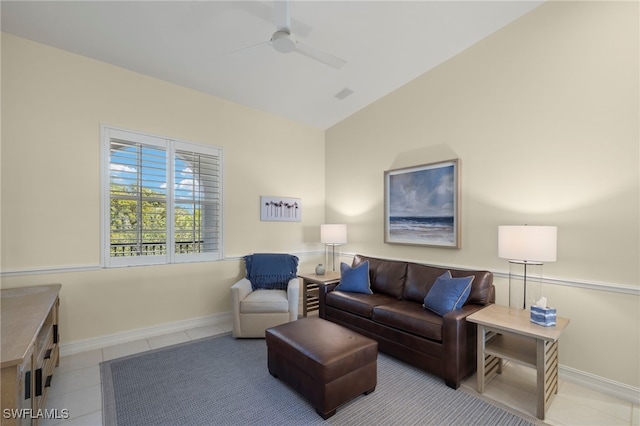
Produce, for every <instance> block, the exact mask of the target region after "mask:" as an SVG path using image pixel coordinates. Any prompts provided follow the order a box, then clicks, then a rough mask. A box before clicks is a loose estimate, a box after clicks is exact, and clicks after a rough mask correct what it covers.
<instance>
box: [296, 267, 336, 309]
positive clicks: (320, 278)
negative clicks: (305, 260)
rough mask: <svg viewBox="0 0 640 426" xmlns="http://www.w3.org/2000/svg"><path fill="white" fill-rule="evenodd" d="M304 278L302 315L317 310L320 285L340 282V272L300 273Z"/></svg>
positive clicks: (300, 276)
mask: <svg viewBox="0 0 640 426" xmlns="http://www.w3.org/2000/svg"><path fill="white" fill-rule="evenodd" d="M298 277H299V278H301V279H302V316H303V317H306V316H307V314H308V313H309V312H313V311H317V310H318V308H319V305H320V298H319V293H318V286H319V285H321V284H335V283H337V282H340V272H333V271H331V272H330V271H327V272H326V273H325V274H324V275H316V274H314V273H311V274H298Z"/></svg>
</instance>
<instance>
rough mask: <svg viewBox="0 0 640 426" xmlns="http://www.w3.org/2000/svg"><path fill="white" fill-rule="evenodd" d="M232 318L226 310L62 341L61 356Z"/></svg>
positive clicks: (225, 321) (223, 321) (227, 321)
mask: <svg viewBox="0 0 640 426" xmlns="http://www.w3.org/2000/svg"><path fill="white" fill-rule="evenodd" d="M231 320H232V317H231V312H224V313H221V314H213V315H207V316H204V317H199V318H191V319H188V320H183V321H176V322H172V323H166V324H159V325H154V326H151V327H144V328H136V329H133V330H127V331H124V332H121V333H115V334H109V335H106V336H99V337H95V338H91V339H87V340H81V341H76V342H69V343H64V342H62V343H61V344H60V356H67V355H74V354H77V353H80V352H86V351H91V350H94V349H102V348H106V347H108V346H113V345H119V344H122V343H129V342H133V341H135V340H141V339H148V338H150V337H155V336H161V335H163V334H168V333H174V332H177V331H185V330H190V329H192V328H198V327H205V326H209V325H216V324H221V323H230V322H231Z"/></svg>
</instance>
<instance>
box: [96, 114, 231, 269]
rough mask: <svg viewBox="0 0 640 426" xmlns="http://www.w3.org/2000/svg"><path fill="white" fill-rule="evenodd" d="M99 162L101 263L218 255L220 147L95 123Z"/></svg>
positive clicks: (157, 261)
mask: <svg viewBox="0 0 640 426" xmlns="http://www.w3.org/2000/svg"><path fill="white" fill-rule="evenodd" d="M102 169H103V170H102V177H103V185H102V188H103V189H102V191H103V197H102V200H103V203H102V205H103V208H102V214H103V219H102V227H103V238H102V239H103V244H102V246H103V248H102V250H103V261H104V264H105V266H107V267H109V266H126V265H151V264H162V263H176V262H195V261H205V260H218V259H221V258H222V231H221V230H222V149H221V148H217V147H211V146H205V145H198V144H194V143H189V142H184V141H177V140H171V139H166V138H161V137H157V136H152V135H147V134H142V133H137V132H131V131H126V130H121V129H114V128H110V127H105V126H103V127H102ZM168 183H170V184H168Z"/></svg>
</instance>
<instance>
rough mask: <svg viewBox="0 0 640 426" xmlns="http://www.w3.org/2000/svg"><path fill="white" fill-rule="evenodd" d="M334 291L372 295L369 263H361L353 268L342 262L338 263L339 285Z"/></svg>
mask: <svg viewBox="0 0 640 426" xmlns="http://www.w3.org/2000/svg"><path fill="white" fill-rule="evenodd" d="M336 290H340V291H348V292H351V293H364V294H372V293H373V292H372V291H371V284H370V283H369V262H368V261H366V262H363V263H361V264H360V265H358V266H356V267H355V268H352V267H351V266H349V265H347V264H346V263H344V262H342V263H340V284H338V286H337V287H336Z"/></svg>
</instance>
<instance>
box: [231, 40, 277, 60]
mask: <svg viewBox="0 0 640 426" xmlns="http://www.w3.org/2000/svg"><path fill="white" fill-rule="evenodd" d="M270 44H271V40H269V41H263V42H262V43H258V44H252V45H251V46H247V47H243V48H242V49H238V50H233V51H231V52H227V53H225V54H224V55H223V56H235V55H239V54H242V53H246V52H250V51H252V50H256V49H259V48H261V47H264V46H269V45H270Z"/></svg>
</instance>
